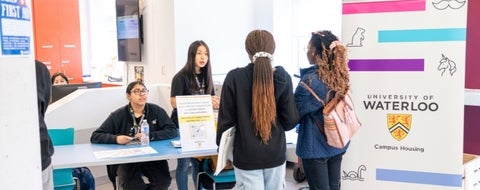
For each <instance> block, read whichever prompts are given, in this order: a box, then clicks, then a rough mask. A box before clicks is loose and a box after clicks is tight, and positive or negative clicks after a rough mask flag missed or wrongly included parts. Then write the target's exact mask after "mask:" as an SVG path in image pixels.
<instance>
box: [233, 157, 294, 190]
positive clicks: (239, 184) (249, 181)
mask: <svg viewBox="0 0 480 190" xmlns="http://www.w3.org/2000/svg"><path fill="white" fill-rule="evenodd" d="M285 170H286V169H285V163H283V164H282V165H280V166H277V167H274V168H266V169H259V170H241V169H238V168H237V167H235V170H234V171H235V180H236V185H235V189H238V190H272V189H276V190H282V189H284V188H285Z"/></svg>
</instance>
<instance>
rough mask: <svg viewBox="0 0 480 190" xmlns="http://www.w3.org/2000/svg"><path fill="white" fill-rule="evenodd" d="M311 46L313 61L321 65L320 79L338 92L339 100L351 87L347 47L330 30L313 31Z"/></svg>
mask: <svg viewBox="0 0 480 190" xmlns="http://www.w3.org/2000/svg"><path fill="white" fill-rule="evenodd" d="M332 43H333V44H334V45H332ZM332 46H334V47H332ZM330 47H332V48H330ZM310 48H314V58H313V59H314V60H313V61H314V62H315V64H317V65H318V66H319V69H318V70H319V71H318V72H319V73H320V74H319V75H320V79H321V80H322V81H323V82H324V83H325V84H326V85H327V87H328V88H329V89H330V90H333V91H335V92H336V93H337V96H336V97H337V98H338V99H337V100H339V99H343V98H344V97H345V95H346V93H347V91H348V90H349V89H350V75H349V69H348V58H347V48H346V47H345V46H343V45H342V44H340V42H339V40H338V38H337V36H335V35H334V34H332V32H330V31H328V30H324V31H318V32H313V33H312V37H311V38H310Z"/></svg>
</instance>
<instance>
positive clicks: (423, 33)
mask: <svg viewBox="0 0 480 190" xmlns="http://www.w3.org/2000/svg"><path fill="white" fill-rule="evenodd" d="M466 36H467V30H466V28H443V29H441V28H437V29H413V30H380V31H378V42H379V43H389V42H435V41H437V42H442V41H465V39H466Z"/></svg>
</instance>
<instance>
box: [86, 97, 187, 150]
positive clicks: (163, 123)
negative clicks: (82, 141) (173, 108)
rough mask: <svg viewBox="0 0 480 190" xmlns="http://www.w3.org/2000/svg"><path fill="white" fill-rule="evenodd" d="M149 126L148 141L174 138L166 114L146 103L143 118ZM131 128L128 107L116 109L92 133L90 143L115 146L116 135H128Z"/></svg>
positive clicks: (170, 123)
mask: <svg viewBox="0 0 480 190" xmlns="http://www.w3.org/2000/svg"><path fill="white" fill-rule="evenodd" d="M144 119H147V121H148V124H149V125H150V140H151V141H156V140H163V139H170V138H175V137H177V135H178V132H177V128H176V127H175V125H174V124H173V122H172V120H170V118H169V117H168V115H167V112H165V110H164V109H163V108H161V107H160V106H158V105H155V104H151V103H147V104H146V105H145V118H144ZM132 126H133V119H132V115H131V113H130V106H129V105H126V106H124V107H121V108H118V109H117V110H115V111H114V112H112V113H111V114H110V116H108V118H107V119H106V120H105V121H104V122H103V123H102V125H101V126H100V127H99V128H98V129H96V130H95V131H93V133H92V136H91V137H90V142H91V143H103V144H116V143H117V135H129V133H130V128H131V127H132Z"/></svg>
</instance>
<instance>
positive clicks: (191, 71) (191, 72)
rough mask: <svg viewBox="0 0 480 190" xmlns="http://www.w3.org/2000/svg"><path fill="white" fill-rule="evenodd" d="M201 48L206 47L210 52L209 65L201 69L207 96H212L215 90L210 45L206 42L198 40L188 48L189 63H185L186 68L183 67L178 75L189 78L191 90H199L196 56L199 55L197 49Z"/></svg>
mask: <svg viewBox="0 0 480 190" xmlns="http://www.w3.org/2000/svg"><path fill="white" fill-rule="evenodd" d="M200 46H204V47H205V48H206V49H207V52H208V61H207V64H205V67H203V68H200V71H201V72H202V77H203V81H205V94H210V93H212V90H213V79H212V66H211V62H210V48H208V45H207V44H206V43H205V42H204V41H202V40H197V41H194V42H192V43H191V44H190V47H188V54H187V63H185V66H183V68H182V69H181V70H180V71H179V72H178V74H180V75H184V76H186V77H187V80H188V81H189V82H188V84H189V86H190V89H198V88H199V87H198V84H197V81H196V80H195V56H196V54H197V49H198V47H200Z"/></svg>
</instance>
